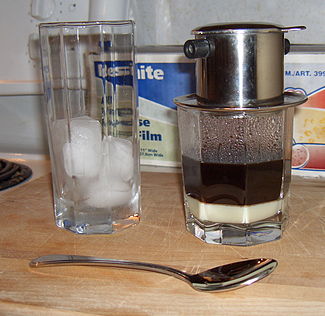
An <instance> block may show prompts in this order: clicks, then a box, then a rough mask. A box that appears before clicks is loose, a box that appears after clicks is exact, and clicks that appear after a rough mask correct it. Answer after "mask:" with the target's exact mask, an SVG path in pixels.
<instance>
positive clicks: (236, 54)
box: [184, 23, 305, 108]
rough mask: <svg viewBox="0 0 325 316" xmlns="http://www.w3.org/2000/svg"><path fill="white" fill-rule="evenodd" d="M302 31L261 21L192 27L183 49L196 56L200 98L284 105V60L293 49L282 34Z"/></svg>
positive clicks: (233, 104) (210, 101) (219, 103)
mask: <svg viewBox="0 0 325 316" xmlns="http://www.w3.org/2000/svg"><path fill="white" fill-rule="evenodd" d="M303 29H305V27H304V26H294V27H282V26H278V25H271V24H261V23H254V24H247V23H246V24H244V23H235V24H213V25H207V26H203V27H199V28H196V29H194V30H193V31H192V34H194V35H195V39H193V40H189V41H187V42H185V44H184V53H185V55H186V56H187V57H188V58H196V59H197V61H196V81H197V93H196V95H197V99H198V102H199V103H200V104H203V105H204V104H207V105H209V104H210V105H211V104H214V105H215V106H217V107H218V106H219V107H235V108H246V107H248V108H249V107H260V106H265V105H267V106H274V105H278V104H283V103H284V102H285V100H284V96H285V95H284V93H283V89H284V85H283V72H284V71H283V68H284V66H283V63H284V62H283V59H284V54H286V53H287V52H288V51H289V48H290V43H289V41H288V40H286V39H284V33H286V32H288V31H291V30H303Z"/></svg>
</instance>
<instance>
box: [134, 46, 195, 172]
mask: <svg viewBox="0 0 325 316" xmlns="http://www.w3.org/2000/svg"><path fill="white" fill-rule="evenodd" d="M137 77H138V93H139V110H140V113H139V137H140V159H141V164H143V165H158V166H170V167H176V166H180V161H181V158H180V145H179V139H178V128H177V111H176V106H175V104H174V103H173V99H174V98H175V97H177V96H180V95H185V94H189V93H193V92H194V91H195V61H194V60H189V59H188V58H186V57H185V56H184V54H183V51H182V47H181V46H168V47H164V46H158V47H157V46H156V47H143V48H139V49H138V51H137Z"/></svg>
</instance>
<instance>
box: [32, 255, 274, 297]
mask: <svg viewBox="0 0 325 316" xmlns="http://www.w3.org/2000/svg"><path fill="white" fill-rule="evenodd" d="M277 264H278V263H277V261H276V260H274V259H265V258H260V259H250V260H245V261H238V262H234V263H230V264H226V265H222V266H219V267H215V268H212V269H209V270H206V271H203V272H201V273H198V274H188V273H185V272H183V271H180V270H177V269H174V268H171V267H168V266H163V265H159V264H153V263H146V262H135V261H127V260H116V259H103V258H96V257H87V256H74V255H48V256H42V257H39V258H36V259H33V260H32V261H31V262H30V263H29V265H30V267H32V268H39V267H44V266H53V265H54V266H55V265H79V266H80V265H82V266H83V265H86V266H89V265H90V266H104V267H116V268H128V269H139V270H146V271H152V272H158V273H163V274H167V275H170V276H173V277H176V278H178V279H180V280H182V281H185V282H187V283H189V284H190V285H191V286H192V287H193V288H194V289H195V290H198V291H212V292H220V291H227V290H234V289H238V288H240V287H243V286H247V285H250V284H252V283H254V282H256V281H259V280H261V279H263V278H264V277H266V276H268V275H269V274H270V273H271V272H272V271H273V270H274V269H275V268H276V266H277Z"/></svg>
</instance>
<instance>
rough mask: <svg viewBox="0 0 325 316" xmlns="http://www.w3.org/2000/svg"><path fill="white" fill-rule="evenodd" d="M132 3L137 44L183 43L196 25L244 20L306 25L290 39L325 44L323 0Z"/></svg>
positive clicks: (140, 0) (161, 0)
mask: <svg viewBox="0 0 325 316" xmlns="http://www.w3.org/2000/svg"><path fill="white" fill-rule="evenodd" d="M131 6H132V13H131V14H132V16H133V17H134V19H135V21H136V25H137V34H136V35H137V43H138V45H151V44H183V43H184V41H185V40H187V39H189V38H191V34H190V32H191V30H192V29H193V28H195V27H197V26H201V25H206V24H210V23H228V22H243V21H245V22H246V21H250V22H269V23H273V24H274V23H275V24H281V25H284V26H293V25H305V26H307V30H306V31H303V32H291V33H289V34H288V36H287V38H288V39H289V40H290V41H291V42H292V43H295V44H298V43H299V44H300V43H304V44H324V43H325V23H324V16H325V1H324V0H133V1H132V0H131Z"/></svg>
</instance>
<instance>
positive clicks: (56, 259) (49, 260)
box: [29, 255, 190, 282]
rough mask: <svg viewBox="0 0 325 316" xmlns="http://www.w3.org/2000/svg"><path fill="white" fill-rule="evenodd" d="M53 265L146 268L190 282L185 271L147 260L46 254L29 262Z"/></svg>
mask: <svg viewBox="0 0 325 316" xmlns="http://www.w3.org/2000/svg"><path fill="white" fill-rule="evenodd" d="M54 265H74V266H104V267H116V268H127V269H137V270H146V271H152V272H158V273H163V274H167V275H169V276H173V277H176V278H178V279H181V280H183V281H186V282H190V281H189V275H188V274H187V273H185V272H182V271H180V270H177V269H174V268H171V267H168V266H163V265H160V264H154V263H147V262H137V261H129V260H117V259H104V258H96V257H89V256H76V255H47V256H42V257H38V258H35V259H33V260H32V261H31V262H30V263H29V266H30V267H32V268H39V267H45V266H54Z"/></svg>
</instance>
